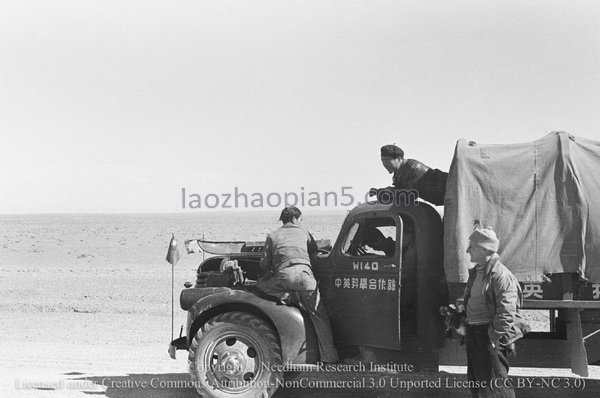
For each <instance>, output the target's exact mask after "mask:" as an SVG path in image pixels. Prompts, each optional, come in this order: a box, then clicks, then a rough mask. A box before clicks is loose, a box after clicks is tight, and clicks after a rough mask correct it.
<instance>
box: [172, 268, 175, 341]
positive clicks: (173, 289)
mask: <svg viewBox="0 0 600 398" xmlns="http://www.w3.org/2000/svg"><path fill="white" fill-rule="evenodd" d="M174 325H175V265H174V264H171V341H173V330H174Z"/></svg>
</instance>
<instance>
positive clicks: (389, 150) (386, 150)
mask: <svg viewBox="0 0 600 398" xmlns="http://www.w3.org/2000/svg"><path fill="white" fill-rule="evenodd" d="M381 156H389V157H391V158H403V157H404V151H403V150H402V149H400V148H399V147H397V146H396V145H384V146H382V147H381Z"/></svg>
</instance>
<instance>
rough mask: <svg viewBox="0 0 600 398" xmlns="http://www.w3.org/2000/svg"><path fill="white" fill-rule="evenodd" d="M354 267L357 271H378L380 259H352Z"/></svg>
mask: <svg viewBox="0 0 600 398" xmlns="http://www.w3.org/2000/svg"><path fill="white" fill-rule="evenodd" d="M352 268H353V269H354V270H355V271H364V270H367V271H378V270H379V262H378V261H352Z"/></svg>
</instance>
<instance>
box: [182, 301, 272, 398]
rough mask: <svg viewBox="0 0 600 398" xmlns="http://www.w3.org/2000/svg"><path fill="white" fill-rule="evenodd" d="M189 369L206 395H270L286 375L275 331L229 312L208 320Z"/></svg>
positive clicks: (247, 316) (221, 397) (242, 314)
mask: <svg viewBox="0 0 600 398" xmlns="http://www.w3.org/2000/svg"><path fill="white" fill-rule="evenodd" d="M189 354H190V355H189V357H188V361H189V370H190V376H191V378H192V380H193V381H194V384H195V385H194V386H195V387H196V390H197V391H198V393H199V394H200V395H201V396H203V397H213V398H225V397H236V398H242V397H248V398H255V397H270V396H271V395H272V394H273V393H274V392H275V390H277V387H278V386H279V383H281V380H282V378H283V371H282V359H281V347H280V345H279V339H278V338H277V336H276V334H275V331H274V330H273V329H272V328H271V327H270V326H269V325H268V324H267V323H266V322H265V321H263V320H262V319H260V318H258V317H256V316H254V315H251V314H248V313H245V312H226V313H224V314H220V315H217V316H215V317H214V318H212V319H210V320H209V321H208V322H206V323H205V324H204V325H203V326H202V327H201V328H200V329H199V330H198V332H197V333H196V335H195V336H194V339H193V341H192V344H191V345H190V349H189Z"/></svg>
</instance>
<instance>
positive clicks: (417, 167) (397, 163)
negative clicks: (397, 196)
mask: <svg viewBox="0 0 600 398" xmlns="http://www.w3.org/2000/svg"><path fill="white" fill-rule="evenodd" d="M381 163H382V164H383V167H385V169H386V170H387V171H388V173H390V174H393V177H392V183H393V185H394V186H393V188H396V189H401V190H407V191H410V190H415V191H417V192H418V194H419V197H420V198H422V199H424V200H426V201H428V202H430V203H432V204H434V205H436V206H442V205H443V204H444V196H445V193H446V180H447V179H448V173H446V172H443V171H441V170H439V169H432V168H430V167H428V166H426V165H424V164H423V163H421V162H419V161H418V160H415V159H405V158H404V151H403V150H402V149H401V148H399V147H397V146H396V145H384V146H382V147H381ZM390 188H391V187H389V188H382V189H390ZM382 189H377V188H371V189H370V190H369V195H370V196H374V195H377V193H378V192H379V191H380V190H382Z"/></svg>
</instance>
